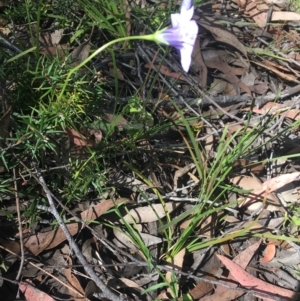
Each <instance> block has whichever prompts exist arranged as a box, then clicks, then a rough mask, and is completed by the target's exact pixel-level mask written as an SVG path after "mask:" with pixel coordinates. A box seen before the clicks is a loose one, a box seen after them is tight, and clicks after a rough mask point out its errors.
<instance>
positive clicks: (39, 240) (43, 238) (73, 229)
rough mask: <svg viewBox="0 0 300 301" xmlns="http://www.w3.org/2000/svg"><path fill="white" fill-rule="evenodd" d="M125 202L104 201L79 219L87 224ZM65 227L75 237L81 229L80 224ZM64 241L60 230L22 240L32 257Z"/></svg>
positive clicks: (83, 213) (85, 212)
mask: <svg viewBox="0 0 300 301" xmlns="http://www.w3.org/2000/svg"><path fill="white" fill-rule="evenodd" d="M127 201H128V199H125V198H120V199H117V200H115V201H112V200H104V201H102V202H101V203H99V204H97V205H95V206H93V207H90V208H89V209H87V210H85V211H84V212H82V213H81V219H82V220H85V221H87V222H88V221H92V220H94V219H96V218H98V217H99V216H101V215H102V214H104V213H105V212H106V211H107V210H109V209H110V208H112V207H114V206H115V205H116V204H120V203H122V202H127ZM71 220H74V218H72V219H71ZM66 226H67V228H68V229H69V231H70V233H71V235H75V234H76V233H78V231H79V230H80V229H81V223H74V224H67V225H66ZM65 240H66V236H65V233H64V232H63V230H62V229H61V228H57V229H56V230H53V231H49V232H44V233H38V234H37V235H33V236H30V237H29V238H27V239H24V246H25V247H26V248H27V249H28V250H30V251H31V252H32V253H33V254H34V255H38V254H40V253H41V252H42V251H44V250H48V249H52V248H55V247H56V246H57V245H59V244H60V243H62V242H63V241H65Z"/></svg>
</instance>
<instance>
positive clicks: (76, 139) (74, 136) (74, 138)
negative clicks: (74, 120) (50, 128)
mask: <svg viewBox="0 0 300 301" xmlns="http://www.w3.org/2000/svg"><path fill="white" fill-rule="evenodd" d="M66 132H67V134H68V136H69V139H70V141H71V143H73V145H76V146H81V147H84V146H89V147H92V146H94V141H93V140H92V139H88V138H86V137H84V136H83V135H82V134H80V133H78V132H77V131H75V130H74V129H71V128H69V127H67V128H66Z"/></svg>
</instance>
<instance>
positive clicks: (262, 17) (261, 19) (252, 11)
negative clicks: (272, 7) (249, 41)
mask: <svg viewBox="0 0 300 301" xmlns="http://www.w3.org/2000/svg"><path fill="white" fill-rule="evenodd" d="M244 15H245V16H247V17H250V18H252V19H253V20H254V21H255V23H256V24H257V25H258V26H259V27H261V28H263V27H265V26H266V22H267V13H266V12H262V11H260V10H259V9H258V8H257V3H256V1H248V4H247V5H246V7H245V10H244Z"/></svg>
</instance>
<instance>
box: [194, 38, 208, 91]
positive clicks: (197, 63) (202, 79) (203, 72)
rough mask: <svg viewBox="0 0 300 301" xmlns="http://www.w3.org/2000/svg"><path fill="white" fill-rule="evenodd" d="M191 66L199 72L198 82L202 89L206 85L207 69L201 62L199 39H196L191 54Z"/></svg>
mask: <svg viewBox="0 0 300 301" xmlns="http://www.w3.org/2000/svg"><path fill="white" fill-rule="evenodd" d="M192 66H193V68H194V69H196V71H197V72H199V76H198V81H199V83H200V87H201V88H202V89H205V88H206V85H207V67H206V65H205V63H204V61H203V58H202V54H201V47H200V39H199V37H197V39H196V42H195V44H194V49H193V53H192Z"/></svg>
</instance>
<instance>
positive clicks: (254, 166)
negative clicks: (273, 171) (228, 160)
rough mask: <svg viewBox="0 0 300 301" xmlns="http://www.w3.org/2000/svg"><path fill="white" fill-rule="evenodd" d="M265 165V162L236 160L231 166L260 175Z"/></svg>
mask: <svg viewBox="0 0 300 301" xmlns="http://www.w3.org/2000/svg"><path fill="white" fill-rule="evenodd" d="M265 165H266V163H265V162H253V161H250V160H247V159H238V160H236V161H235V162H234V163H233V166H239V167H244V168H246V169H247V171H250V172H252V173H253V174H259V173H261V172H262V171H263V170H264V168H265Z"/></svg>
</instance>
